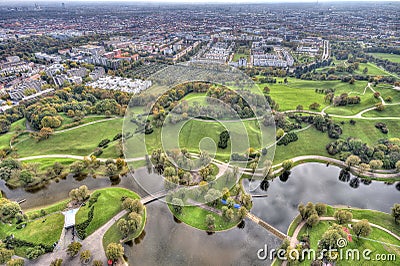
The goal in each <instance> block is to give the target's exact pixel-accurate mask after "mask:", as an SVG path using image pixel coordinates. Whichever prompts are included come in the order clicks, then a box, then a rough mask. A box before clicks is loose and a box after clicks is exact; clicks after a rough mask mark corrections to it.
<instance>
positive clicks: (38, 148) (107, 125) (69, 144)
mask: <svg viewBox="0 0 400 266" xmlns="http://www.w3.org/2000/svg"><path fill="white" fill-rule="evenodd" d="M122 120H123V119H122V118H120V119H115V120H110V121H106V122H103V123H98V124H93V125H88V126H85V127H81V128H77V129H73V130H70V131H66V132H63V133H60V134H54V135H53V136H50V138H49V139H47V140H43V141H40V142H37V141H36V140H34V139H32V138H30V137H27V138H26V139H25V140H21V141H20V142H19V143H16V144H15V145H14V147H15V148H17V153H18V155H19V156H20V157H27V156H34V155H44V154H72V155H81V156H87V155H89V154H90V153H92V152H93V151H94V149H95V148H96V147H97V146H98V144H99V143H100V141H101V140H102V139H106V138H108V139H112V138H113V137H114V136H115V135H116V134H118V133H120V132H121V131H122Z"/></svg>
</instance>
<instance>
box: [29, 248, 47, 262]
mask: <svg viewBox="0 0 400 266" xmlns="http://www.w3.org/2000/svg"><path fill="white" fill-rule="evenodd" d="M44 253H45V250H44V248H42V247H40V246H35V247H31V248H28V249H27V250H26V258H27V259H30V260H35V259H37V258H39V256H41V255H43V254H44Z"/></svg>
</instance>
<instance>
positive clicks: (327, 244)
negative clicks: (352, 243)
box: [318, 224, 347, 250]
mask: <svg viewBox="0 0 400 266" xmlns="http://www.w3.org/2000/svg"><path fill="white" fill-rule="evenodd" d="M341 238H347V234H346V232H344V231H343V229H342V226H340V225H338V224H333V225H332V226H330V227H329V228H328V230H327V231H325V233H323V234H322V237H321V239H320V241H319V244H318V247H319V249H320V250H322V249H326V250H332V249H338V250H339V249H340V248H341V247H339V246H338V244H337V243H338V240H339V239H341Z"/></svg>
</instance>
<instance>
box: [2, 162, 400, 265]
mask: <svg viewBox="0 0 400 266" xmlns="http://www.w3.org/2000/svg"><path fill="white" fill-rule="evenodd" d="M339 173H340V168H338V167H334V166H329V167H327V166H326V165H323V164H319V163H307V164H303V165H299V166H297V167H295V168H294V169H293V170H292V172H291V175H290V176H289V177H288V178H287V180H286V178H281V180H280V179H279V178H277V179H275V180H274V181H270V182H269V183H268V184H267V185H265V184H264V185H265V187H264V189H266V190H262V189H261V188H258V189H257V190H256V191H255V192H254V193H255V194H268V197H266V198H254V199H253V202H254V204H253V209H252V211H251V212H252V213H254V214H255V215H257V216H259V217H260V218H262V219H264V220H265V221H267V222H269V223H270V224H272V225H273V226H275V227H277V228H278V229H280V230H281V231H283V232H286V231H287V228H288V226H289V224H290V222H291V221H292V219H293V218H294V217H295V216H296V215H297V213H298V212H297V205H298V204H299V203H300V202H303V203H307V202H308V201H312V202H325V203H328V204H332V205H346V206H348V205H349V206H354V207H359V208H370V209H376V210H380V211H384V212H390V208H391V207H392V205H393V204H394V203H396V202H398V201H399V199H400V197H399V196H400V191H399V188H398V186H397V188H396V184H394V185H386V184H384V183H382V182H371V183H370V184H364V183H362V182H357V181H355V179H354V177H353V176H350V180H349V181H346V182H343V181H340V180H339ZM135 179H137V180H139V183H140V184H143V183H146V187H152V184H151V180H158V179H157V178H154V176H151V175H149V174H148V172H147V170H146V169H145V168H140V169H138V170H137V171H136V172H135V174H134V178H132V176H127V177H123V178H121V179H120V180H119V182H115V183H114V184H113V183H112V182H111V181H110V180H109V179H108V178H97V179H94V178H92V177H86V178H84V179H82V180H78V179H75V178H74V177H73V176H71V175H70V176H68V177H67V178H66V179H65V180H60V182H58V183H56V182H52V183H50V184H49V185H47V186H46V187H45V188H43V189H41V190H39V191H36V192H26V191H24V190H23V189H14V190H11V189H8V188H7V187H6V186H5V185H4V182H2V183H0V189H1V190H2V191H3V193H4V194H5V195H6V196H7V197H8V198H10V199H13V200H21V199H27V201H26V202H25V203H23V204H22V207H23V208H31V207H36V206H42V205H47V204H51V203H53V202H56V201H59V200H62V199H65V198H67V197H68V192H69V191H70V190H71V189H73V188H76V187H78V186H80V185H87V186H88V187H89V189H98V188H103V187H108V186H111V185H115V186H119V187H125V188H128V189H131V190H134V191H137V192H138V193H139V194H140V195H141V196H143V195H145V194H146V193H145V192H144V191H143V189H142V188H141V187H140V186H139V185H138V184H137V183H136V181H135ZM258 182H259V181H258ZM350 184H351V185H352V186H353V187H357V188H353V187H351V186H350ZM244 185H245V187H248V186H249V181H248V180H245V181H244ZM254 185H257V184H255V183H252V187H253V186H254ZM267 186H268V188H266V187H267ZM161 188H162V185H161V184H157V185H156V184H154V189H152V190H153V192H156V191H159V190H160V189H161ZM147 211H148V220H147V224H146V227H145V232H144V234H143V235H142V236H141V237H140V238H139V239H137V240H136V241H135V242H134V243H131V245H125V253H126V256H127V259H128V261H129V264H130V265H269V264H270V263H271V262H270V261H268V260H267V261H260V260H259V259H258V258H257V251H258V250H259V249H260V248H264V246H265V245H268V247H269V248H275V247H277V246H278V245H279V244H280V243H281V241H280V240H279V239H277V238H276V237H275V236H273V235H272V234H270V233H269V232H267V231H265V230H264V229H263V228H262V227H260V226H259V225H256V224H254V223H253V222H251V221H249V220H247V219H246V220H245V223H244V227H243V228H234V229H232V230H229V231H225V232H219V233H216V234H212V235H208V234H207V233H206V232H203V231H200V230H197V229H194V228H191V227H190V226H187V225H185V224H184V223H178V222H176V221H175V220H174V219H173V216H172V214H171V213H170V212H169V210H168V207H167V206H166V204H165V203H164V202H162V201H156V202H152V203H150V204H148V205H147Z"/></svg>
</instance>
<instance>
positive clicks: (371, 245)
mask: <svg viewBox="0 0 400 266" xmlns="http://www.w3.org/2000/svg"><path fill="white" fill-rule="evenodd" d="M338 209H339V208H334V207H331V206H328V208H327V214H326V215H324V216H333V214H334V212H335V211H336V210H338ZM340 209H342V208H340ZM346 210H348V211H350V212H351V213H352V214H353V219H358V220H361V219H367V220H368V221H369V222H371V223H374V224H377V225H380V226H382V227H384V228H386V229H389V230H391V231H392V232H394V233H395V234H397V235H399V234H400V228H399V226H398V225H397V224H395V222H394V218H393V217H392V216H391V215H390V214H387V213H383V212H378V211H373V210H363V209H346ZM300 222H301V221H300V219H299V218H298V217H297V218H296V220H295V221H294V222H293V224H292V226H291V227H290V228H289V230H288V234H289V235H292V234H293V232H294V230H295V228H296V227H297V225H298V224H299V223H300ZM333 223H335V221H321V222H320V223H319V224H317V225H316V226H314V227H313V228H307V227H306V226H304V227H303V228H302V229H301V231H300V233H299V237H300V236H302V235H303V234H309V235H310V245H311V248H312V249H314V250H317V247H318V241H319V239H320V238H321V236H322V234H323V233H324V232H325V231H326V230H327V229H328V228H329V227H330V226H331V225H332V224H333ZM352 224H353V223H352ZM344 226H346V225H344ZM350 234H353V237H352V240H353V241H352V242H350V241H349V242H348V245H347V246H346V247H345V248H344V249H343V254H346V253H345V252H346V250H349V249H358V250H360V251H361V252H362V251H363V250H366V249H370V250H371V251H372V253H371V257H372V258H374V256H375V255H376V254H395V255H396V261H398V260H399V259H400V248H398V247H393V246H390V245H385V244H381V243H379V242H376V241H380V242H384V243H389V244H394V245H398V240H397V239H396V238H394V237H393V236H391V235H390V234H388V233H386V232H384V231H382V230H380V229H378V228H374V227H372V232H371V234H370V235H369V236H368V237H367V238H368V239H371V240H368V239H357V237H356V236H355V235H354V232H353V231H352V230H351V229H350ZM374 240H375V241H374ZM361 254H362V253H361ZM360 257H361V258H362V256H360ZM354 263H355V261H354V260H346V259H343V260H340V261H339V262H338V265H354ZM387 263H389V264H388V265H392V264H390V262H387ZM278 264H279V263H278ZM310 264H311V260H307V259H306V260H305V261H303V262H301V263H300V264H299V265H310ZM357 265H383V264H382V262H378V261H366V260H364V259H363V258H362V259H361V260H360V261H357ZM385 265H386V264H385Z"/></svg>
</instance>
